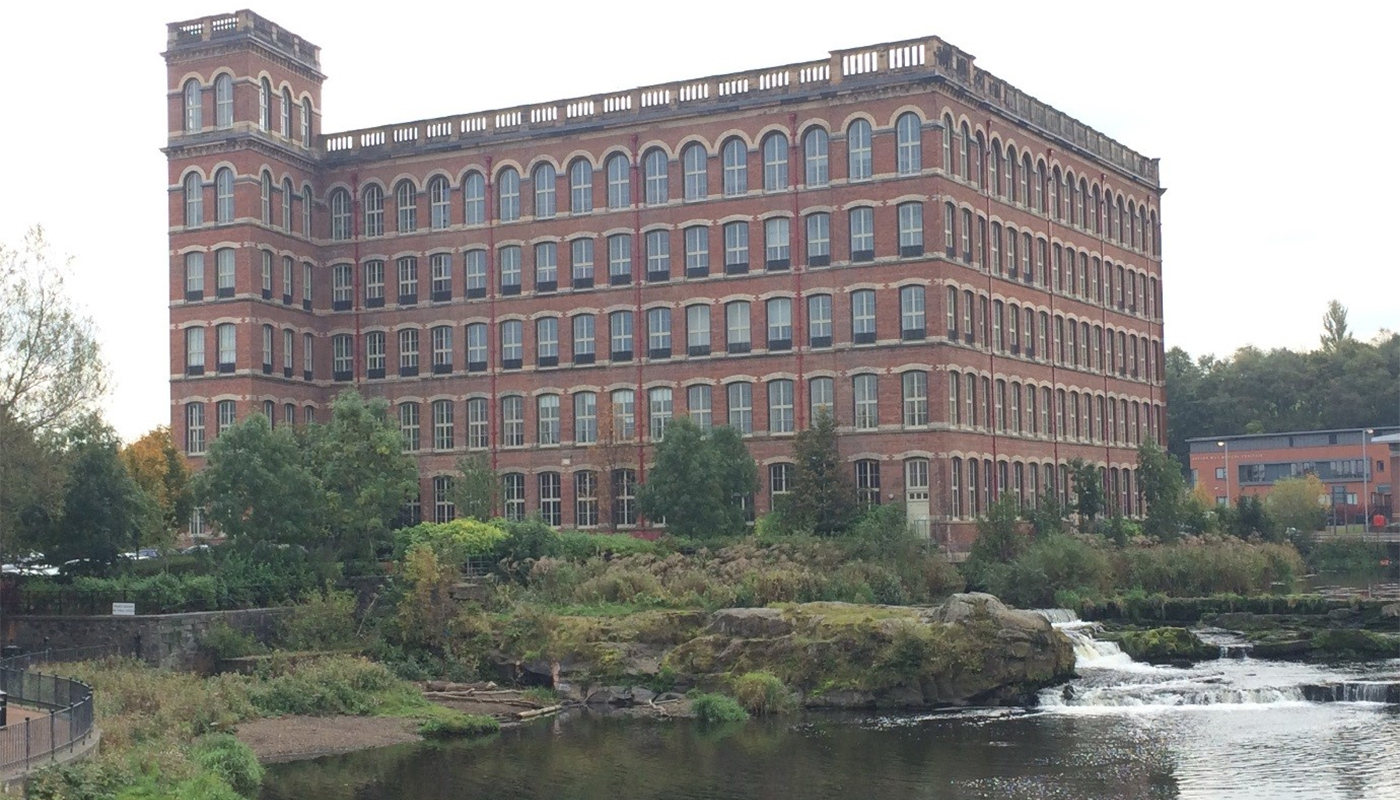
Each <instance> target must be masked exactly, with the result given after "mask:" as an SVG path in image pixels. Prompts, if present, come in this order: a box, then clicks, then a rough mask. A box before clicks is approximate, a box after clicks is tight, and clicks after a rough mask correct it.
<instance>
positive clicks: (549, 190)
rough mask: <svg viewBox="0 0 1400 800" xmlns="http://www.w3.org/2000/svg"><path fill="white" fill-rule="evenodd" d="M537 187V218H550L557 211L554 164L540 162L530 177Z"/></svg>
mask: <svg viewBox="0 0 1400 800" xmlns="http://www.w3.org/2000/svg"><path fill="white" fill-rule="evenodd" d="M530 182H531V183H532V184H534V188H535V219H550V218H552V217H553V216H554V215H555V213H557V207H558V206H557V202H556V200H555V190H554V184H555V174H554V165H553V164H540V165H539V166H538V167H535V171H534V173H533V174H532V175H531V177H530Z"/></svg>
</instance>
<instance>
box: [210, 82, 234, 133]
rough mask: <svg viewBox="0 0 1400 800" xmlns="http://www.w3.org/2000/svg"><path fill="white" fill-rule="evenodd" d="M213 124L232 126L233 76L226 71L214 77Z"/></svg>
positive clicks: (223, 126)
mask: <svg viewBox="0 0 1400 800" xmlns="http://www.w3.org/2000/svg"><path fill="white" fill-rule="evenodd" d="M214 125H215V126H216V127H219V128H228V127H232V126H233V78H231V77H229V75H228V73H226V72H225V73H223V74H221V75H219V77H217V78H215V79H214Z"/></svg>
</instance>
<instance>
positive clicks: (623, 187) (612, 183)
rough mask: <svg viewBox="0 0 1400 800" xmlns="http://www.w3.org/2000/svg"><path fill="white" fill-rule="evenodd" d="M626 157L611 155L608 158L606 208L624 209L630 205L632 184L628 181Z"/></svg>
mask: <svg viewBox="0 0 1400 800" xmlns="http://www.w3.org/2000/svg"><path fill="white" fill-rule="evenodd" d="M628 166H629V165H628V163H627V156H626V155H625V154H623V153H613V154H612V155H610V156H608V163H607V172H608V208H626V207H627V206H629V205H631V204H632V184H631V181H630V180H629V179H628V175H627V172H628V169H627V168H628Z"/></svg>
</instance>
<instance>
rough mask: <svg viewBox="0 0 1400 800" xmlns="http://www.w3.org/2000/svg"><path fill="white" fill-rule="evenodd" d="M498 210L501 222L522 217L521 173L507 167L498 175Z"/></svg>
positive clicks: (512, 220)
mask: <svg viewBox="0 0 1400 800" xmlns="http://www.w3.org/2000/svg"><path fill="white" fill-rule="evenodd" d="M496 204H497V205H496V212H497V214H498V217H497V219H499V220H500V221H501V222H514V221H515V220H518V219H520V173H519V172H516V171H515V168H514V167H506V168H505V169H503V170H501V174H499V175H497V176H496Z"/></svg>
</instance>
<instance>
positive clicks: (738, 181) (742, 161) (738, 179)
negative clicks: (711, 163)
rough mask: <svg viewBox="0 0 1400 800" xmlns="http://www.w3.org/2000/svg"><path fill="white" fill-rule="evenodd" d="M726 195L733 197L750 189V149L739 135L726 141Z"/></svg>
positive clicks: (722, 153) (724, 158)
mask: <svg viewBox="0 0 1400 800" xmlns="http://www.w3.org/2000/svg"><path fill="white" fill-rule="evenodd" d="M721 156H722V157H723V160H724V195H725V197H732V196H734V195H740V194H744V193H745V192H747V191H748V190H749V150H748V148H747V147H745V146H744V141H743V140H742V139H739V138H738V137H735V138H732V139H730V140H729V141H727V142H725V143H724V149H723V151H722V152H721Z"/></svg>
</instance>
